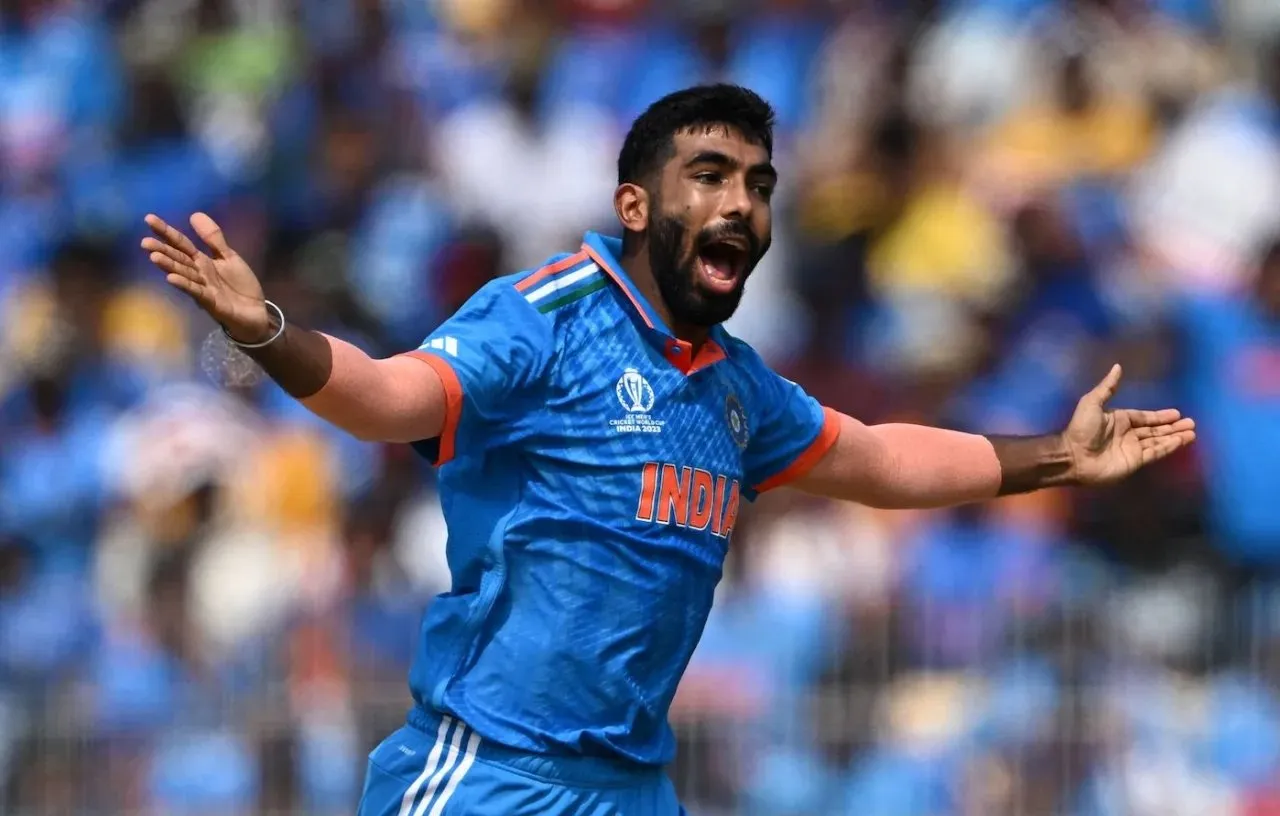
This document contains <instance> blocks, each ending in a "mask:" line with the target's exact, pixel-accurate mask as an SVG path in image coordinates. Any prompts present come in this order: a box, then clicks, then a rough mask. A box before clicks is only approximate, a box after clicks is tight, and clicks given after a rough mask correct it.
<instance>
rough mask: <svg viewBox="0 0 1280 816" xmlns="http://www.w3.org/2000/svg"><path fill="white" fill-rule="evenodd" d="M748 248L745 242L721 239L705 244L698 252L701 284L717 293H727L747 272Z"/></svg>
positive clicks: (749, 256) (748, 261)
mask: <svg viewBox="0 0 1280 816" xmlns="http://www.w3.org/2000/svg"><path fill="white" fill-rule="evenodd" d="M750 258H751V255H750V250H749V249H748V248H747V247H746V245H745V242H742V243H740V242H739V241H738V240H733V239H730V240H722V241H716V242H714V243H710V244H707V245H706V246H704V247H702V249H701V250H700V251H699V252H698V267H699V271H700V275H701V278H702V286H703V287H704V288H706V289H709V290H710V291H712V292H716V293H718V294H728V293H730V292H732V291H733V290H734V289H735V288H736V287H737V286H738V282H739V281H741V280H742V278H743V277H744V276H745V275H746V273H747V265H748V264H749V263H750Z"/></svg>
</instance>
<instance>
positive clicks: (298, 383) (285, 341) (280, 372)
mask: <svg viewBox="0 0 1280 816" xmlns="http://www.w3.org/2000/svg"><path fill="white" fill-rule="evenodd" d="M278 328H279V324H278V323H277V324H276V325H275V327H274V328H273V329H272V332H273V333H274V332H275V330H276V329H278ZM244 352H245V354H248V355H249V356H250V357H252V358H253V359H254V361H255V362H257V363H258V365H259V366H261V367H262V370H263V371H265V372H266V373H267V376H269V377H270V378H271V379H273V380H275V381H276V382H277V383H279V385H280V387H281V388H283V389H284V390H285V392H286V393H288V394H289V395H290V396H292V397H295V398H297V399H299V400H305V399H306V398H307V397H310V396H313V395H314V394H316V393H317V392H319V391H320V390H321V389H322V388H324V386H325V384H326V383H328V382H329V379H330V378H331V377H332V375H333V347H332V346H331V345H330V343H329V339H328V338H327V337H326V336H325V335H323V334H321V333H320V332H316V331H311V330H309V329H304V328H301V327H299V326H294V325H293V324H289V325H287V326H286V327H285V330H284V334H282V335H281V336H280V337H279V338H278V339H277V340H275V341H274V342H272V343H269V344H268V345H266V346H263V347H262V348H252V349H244Z"/></svg>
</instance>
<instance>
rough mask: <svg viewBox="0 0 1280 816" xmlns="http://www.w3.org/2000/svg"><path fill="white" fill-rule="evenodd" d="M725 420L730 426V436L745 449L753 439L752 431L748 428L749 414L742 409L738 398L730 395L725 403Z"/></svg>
mask: <svg viewBox="0 0 1280 816" xmlns="http://www.w3.org/2000/svg"><path fill="white" fill-rule="evenodd" d="M724 419H725V422H726V423H727V424H728V426H729V435H730V436H732V437H733V442H734V444H735V445H737V446H738V447H739V448H745V447H746V446H747V442H748V441H749V440H750V439H751V429H750V428H748V427H747V412H746V411H744V410H743V409H742V403H741V402H738V398H737V397H736V396H734V395H733V394H730V395H729V397H728V399H726V400H725V401H724Z"/></svg>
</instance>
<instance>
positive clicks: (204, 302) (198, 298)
mask: <svg viewBox="0 0 1280 816" xmlns="http://www.w3.org/2000/svg"><path fill="white" fill-rule="evenodd" d="M165 281H166V282H167V283H168V284H169V285H170V286H172V287H173V288H175V289H178V290H181V291H183V292H185V293H186V294H188V295H190V296H191V298H192V299H193V300H195V302H196V303H198V304H199V305H200V306H201V307H204V308H207V307H208V306H209V304H210V296H209V290H208V288H206V287H204V286H201V285H200V284H198V283H196V282H195V281H193V280H191V279H190V278H186V277H183V276H182V275H177V274H172V273H171V274H169V275H166V276H165Z"/></svg>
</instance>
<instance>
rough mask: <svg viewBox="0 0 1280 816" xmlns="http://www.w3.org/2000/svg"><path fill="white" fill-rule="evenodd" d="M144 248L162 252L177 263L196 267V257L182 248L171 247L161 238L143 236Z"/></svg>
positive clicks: (148, 250) (149, 250)
mask: <svg viewBox="0 0 1280 816" xmlns="http://www.w3.org/2000/svg"><path fill="white" fill-rule="evenodd" d="M142 248H143V249H145V250H146V251H147V252H148V253H152V252H159V253H160V254H162V255H165V256H167V257H168V258H169V259H170V260H172V261H174V262H175V263H179V264H182V265H183V266H189V267H191V268H193V269H194V268H195V259H194V258H192V257H191V256H190V255H188V254H187V253H185V252H183V251H182V250H180V249H178V248H177V247H171V246H169V245H168V244H166V243H165V242H164V241H161V240H159V239H156V238H143V239H142Z"/></svg>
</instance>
